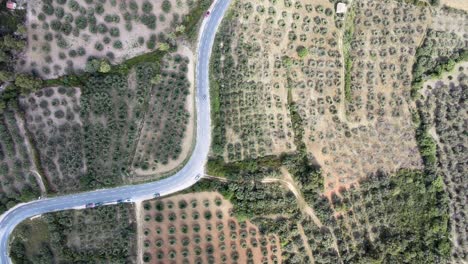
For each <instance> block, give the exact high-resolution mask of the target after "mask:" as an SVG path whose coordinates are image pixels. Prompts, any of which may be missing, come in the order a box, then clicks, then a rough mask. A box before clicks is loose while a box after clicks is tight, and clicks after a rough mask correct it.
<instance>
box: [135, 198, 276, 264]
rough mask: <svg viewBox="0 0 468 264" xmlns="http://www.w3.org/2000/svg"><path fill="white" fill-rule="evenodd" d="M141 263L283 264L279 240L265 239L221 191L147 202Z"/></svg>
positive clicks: (143, 213)
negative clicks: (238, 214) (237, 214)
mask: <svg viewBox="0 0 468 264" xmlns="http://www.w3.org/2000/svg"><path fill="white" fill-rule="evenodd" d="M139 220H140V223H141V225H142V230H143V232H142V235H141V237H140V240H141V241H140V242H141V243H140V245H142V247H143V249H142V250H141V251H140V252H141V253H140V254H143V255H142V256H140V257H139V258H140V261H142V262H143V263H154V264H159V263H278V262H279V260H280V256H281V251H280V245H279V239H278V237H276V236H274V235H268V236H264V235H262V234H260V232H259V230H258V228H257V227H256V226H255V225H253V224H252V223H250V222H249V221H245V222H239V221H238V220H237V219H236V218H235V217H233V216H232V205H231V204H230V203H229V201H227V200H225V199H223V197H222V196H221V195H220V194H219V193H216V192H203V193H195V194H184V195H177V196H173V197H169V198H164V199H157V200H151V201H146V202H143V209H142V210H141V213H140V215H139Z"/></svg>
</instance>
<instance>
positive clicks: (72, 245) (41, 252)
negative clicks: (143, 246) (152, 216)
mask: <svg viewBox="0 0 468 264" xmlns="http://www.w3.org/2000/svg"><path fill="white" fill-rule="evenodd" d="M135 221H136V220H135V211H134V208H133V206H130V205H115V206H105V207H98V208H92V209H86V210H69V211H62V212H56V213H48V214H45V215H43V216H40V217H38V218H34V219H32V220H26V221H25V222H23V223H21V224H20V225H19V226H17V227H16V229H15V230H14V232H13V235H12V237H11V240H10V256H11V258H12V260H13V261H14V263H78V262H85V263H136V252H137V250H136V245H137V244H136V232H135V231H136V222H135Z"/></svg>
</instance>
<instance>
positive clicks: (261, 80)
mask: <svg viewBox="0 0 468 264" xmlns="http://www.w3.org/2000/svg"><path fill="white" fill-rule="evenodd" d="M283 8H284V3H283V1H278V2H276V1H275V2H266V1H263V2H249V1H234V2H233V4H232V6H231V9H230V11H229V12H230V14H229V15H228V17H227V18H225V20H224V22H223V24H222V25H221V28H220V29H219V30H218V34H217V36H216V43H215V46H214V47H213V57H212V62H211V63H212V66H211V69H212V71H211V74H212V81H211V87H210V89H211V93H212V98H213V101H214V103H213V107H212V111H213V114H212V118H213V123H214V124H215V129H214V131H213V154H214V155H216V156H220V157H223V158H224V160H225V161H229V162H230V161H239V160H245V159H255V158H258V157H264V156H268V155H279V154H281V153H288V152H293V151H294V150H295V149H296V146H295V145H294V143H293V138H294V134H293V129H292V123H291V117H290V114H289V110H288V84H287V82H286V77H287V76H286V73H287V71H286V70H285V68H284V67H282V65H283V62H284V58H283V56H282V55H283V54H285V50H286V49H287V43H288V39H287V38H286V34H285V32H286V30H285V29H284V28H281V26H280V25H278V23H279V24H282V23H284V25H286V22H285V21H284V20H281V21H279V17H280V16H281V10H283ZM285 14H286V12H285ZM290 15H291V14H290ZM273 18H277V20H275V19H273ZM284 25H283V26H284ZM296 37H297V36H296Z"/></svg>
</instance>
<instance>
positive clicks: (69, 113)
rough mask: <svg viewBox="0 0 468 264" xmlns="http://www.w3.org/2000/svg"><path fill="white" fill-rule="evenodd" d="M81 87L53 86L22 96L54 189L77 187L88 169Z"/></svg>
mask: <svg viewBox="0 0 468 264" xmlns="http://www.w3.org/2000/svg"><path fill="white" fill-rule="evenodd" d="M80 99H81V90H80V89H78V88H72V87H69V88H65V87H50V88H46V89H43V90H40V91H37V92H35V93H33V94H29V95H27V96H25V97H23V98H21V99H20V105H21V106H22V108H23V109H24V112H25V115H24V116H25V120H26V124H27V129H28V131H29V132H30V133H31V134H32V135H33V138H34V143H35V147H36V148H37V149H38V151H39V154H40V155H39V156H40V159H41V165H42V168H43V170H44V175H43V176H44V177H47V182H48V186H50V188H51V190H52V191H55V192H57V191H58V190H60V191H63V192H67V191H70V190H73V189H74V188H75V189H77V188H78V186H79V184H80V183H79V176H81V175H82V174H83V173H84V172H85V167H84V166H85V160H84V150H83V147H82V142H83V139H84V136H83V128H82V125H83V124H82V121H81V118H80Z"/></svg>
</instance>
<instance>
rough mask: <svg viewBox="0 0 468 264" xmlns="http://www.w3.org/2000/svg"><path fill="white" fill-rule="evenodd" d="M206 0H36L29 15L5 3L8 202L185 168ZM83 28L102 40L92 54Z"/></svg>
mask: <svg viewBox="0 0 468 264" xmlns="http://www.w3.org/2000/svg"><path fill="white" fill-rule="evenodd" d="M210 4H211V1H210V0H197V1H186V0H182V1H179V0H174V1H169V0H164V1H159V2H158V3H153V2H150V1H140V2H138V1H124V2H122V1H115V0H109V1H106V0H96V1H92V0H90V1H83V2H77V1H75V0H70V1H67V0H57V1H55V0H54V1H31V2H28V3H27V5H24V7H26V9H27V12H26V13H25V12H24V11H25V10H15V11H5V10H3V9H4V7H5V6H4V5H2V8H1V9H0V16H1V17H2V21H3V18H4V17H8V18H9V19H11V21H6V20H5V22H8V23H5V24H2V26H1V32H0V36H1V41H0V112H1V115H2V118H1V120H3V121H2V124H4V125H3V128H4V129H2V131H3V133H2V134H4V137H3V138H2V139H1V143H0V146H1V153H2V155H1V158H2V160H1V162H2V164H1V169H2V171H3V172H4V173H2V174H1V175H0V178H1V179H2V184H1V186H0V187H1V189H0V210H1V211H2V212H3V211H5V210H7V209H8V208H11V207H12V206H14V205H15V204H17V203H18V202H25V201H29V200H31V199H34V198H37V197H39V196H42V195H45V196H47V195H52V194H54V195H55V194H65V193H72V192H77V191H84V190H91V189H96V188H103V187H112V186H117V185H122V184H132V183H138V182H145V181H151V180H155V179H158V178H161V177H163V176H166V175H167V174H170V173H171V172H174V171H176V170H177V169H179V168H180V167H181V166H182V165H183V164H184V162H185V161H186V160H187V159H188V157H189V156H190V153H191V151H192V146H193V140H194V128H195V114H194V98H193V96H194V94H195V83H194V77H195V62H196V58H195V56H194V52H193V50H192V46H193V44H194V42H193V41H194V36H195V35H196V33H197V31H198V23H199V22H200V21H201V18H203V17H204V13H205V10H206V9H207V8H208V7H209V6H210ZM127 5H128V6H127ZM189 11H190V13H189ZM7 14H10V15H8V16H7ZM39 21H40V23H39ZM23 22H24V25H23ZM36 22H37V23H39V24H40V25H37V26H33V25H32V24H35V23H36ZM49 23H50V25H49ZM156 23H157V26H156V25H155V24H156ZM55 26H60V28H59V29H54V27H55ZM49 27H50V28H49ZM107 27H109V28H107ZM155 27H156V28H155ZM132 30H134V31H136V32H138V33H139V34H140V33H141V34H142V35H144V38H146V37H148V39H143V37H142V36H139V35H138V34H133V33H132V34H130V33H129V32H130V31H132ZM49 31H50V32H49ZM119 32H120V33H119ZM124 32H127V33H125V34H123V33H124ZM148 32H150V33H148ZM153 33H154V34H153ZM97 35H99V36H100V37H96V36H97ZM93 36H94V37H93ZM119 36H125V38H131V37H135V38H138V40H135V41H137V42H138V41H140V42H142V41H143V43H142V44H138V43H137V44H138V45H137V46H138V47H136V46H135V45H136V44H135V43H133V44H132V43H130V41H134V40H130V39H126V40H125V41H124V40H123V39H119ZM37 38H39V39H37ZM49 38H50V39H49ZM87 38H91V40H89V41H92V42H93V41H98V42H99V41H102V43H101V44H99V46H102V47H103V50H102V51H98V50H95V51H92V52H91V49H90V47H94V42H93V43H84V42H83V41H85V40H86V39H87ZM101 38H104V39H110V40H109V41H110V42H109V41H104V40H101ZM80 41H81V42H80ZM86 41H88V40H86ZM86 41H85V42H86ZM65 42H67V43H69V44H70V45H67V46H66V47H64V48H63V49H62V48H61V49H62V50H60V49H59V48H60V47H59V46H60V45H61V44H63V43H65ZM116 42H119V43H120V42H122V43H121V44H122V45H123V48H116V45H115V43H116ZM80 43H81V44H80ZM41 45H42V46H43V47H45V50H46V51H44V50H40V49H41V47H39V46H41ZM75 45H80V46H75ZM33 46H34V47H33ZM36 46H37V47H36ZM114 49H116V50H114ZM125 50H126V52H124V51H125ZM44 52H45V53H48V52H51V53H54V52H57V54H45V53H44ZM90 52H91V53H90ZM88 53H90V54H88ZM57 56H58V57H57ZM62 57H63V58H62ZM67 61H68V62H67ZM17 62H18V63H17ZM52 62H53V63H52ZM54 63H56V64H54ZM73 63H76V67H75V66H73V65H72V64H73ZM17 64H18V65H17ZM31 64H38V65H36V66H34V65H31ZM14 65H17V66H18V67H16V68H15V67H14ZM47 67H50V68H54V70H53V71H51V70H50V69H49V70H45V71H42V70H41V68H47ZM67 69H68V70H67ZM54 77H58V78H56V79H50V78H54ZM41 78H42V79H41ZM8 135H10V136H8Z"/></svg>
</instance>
